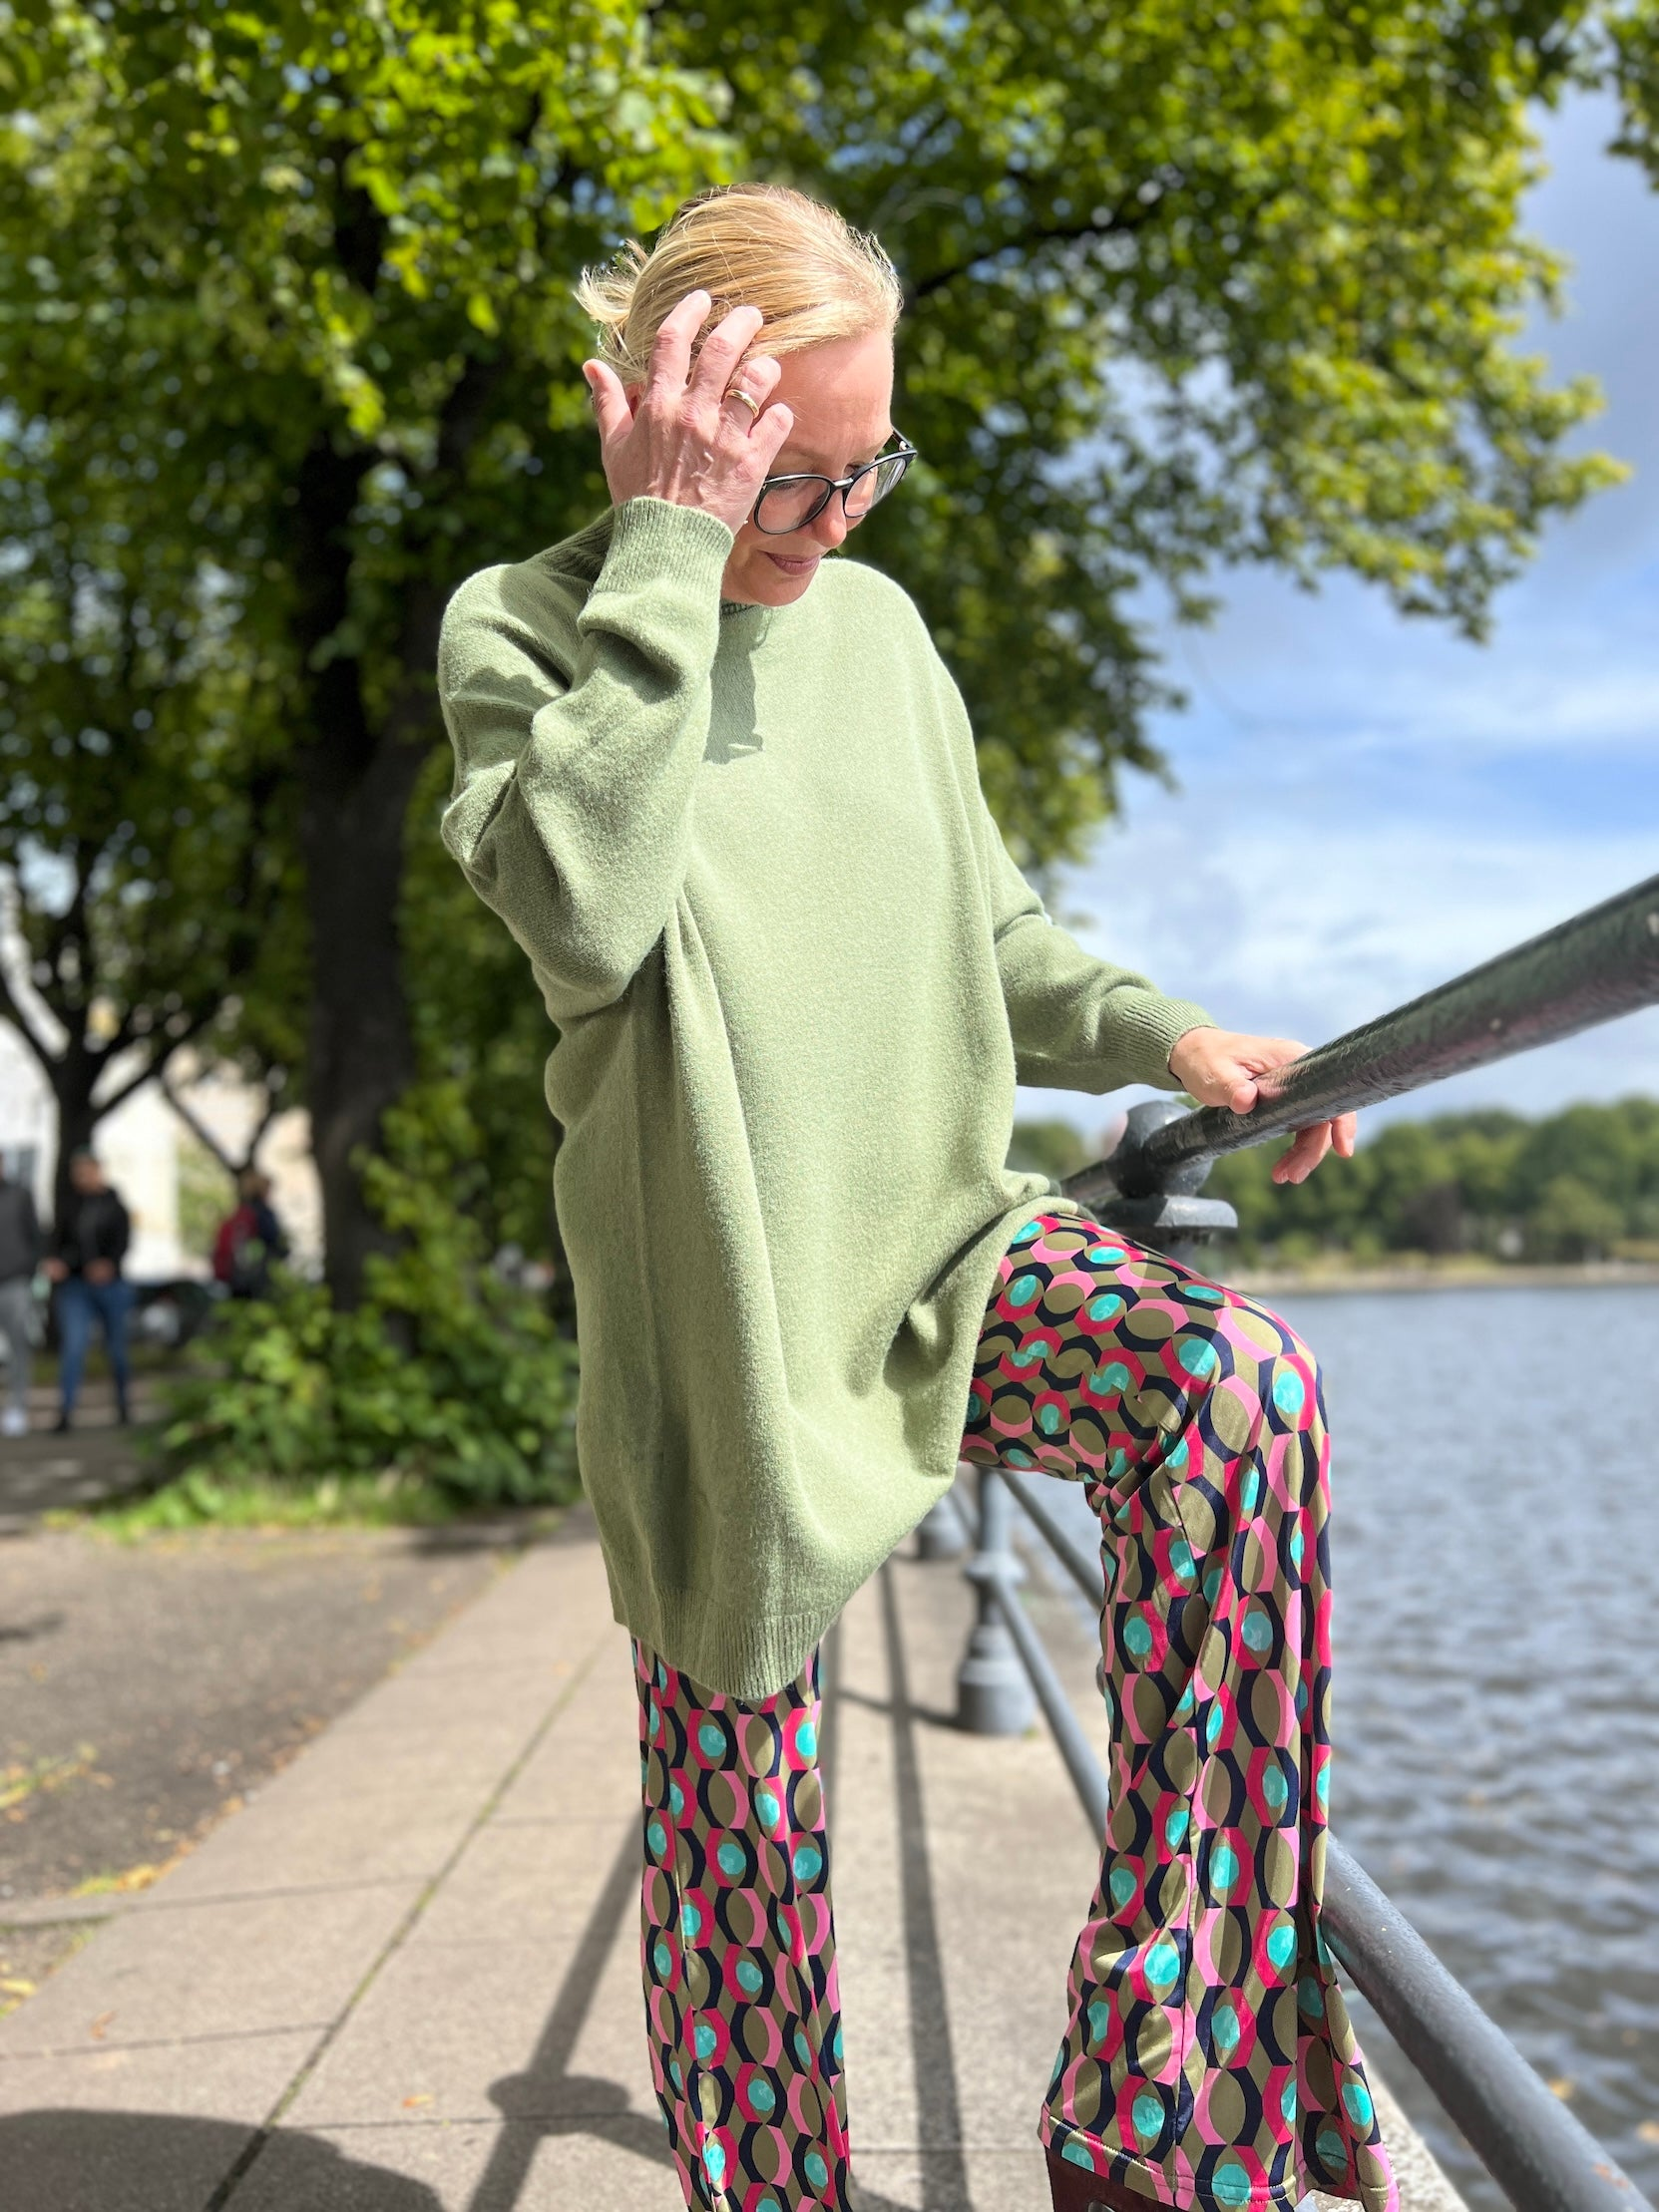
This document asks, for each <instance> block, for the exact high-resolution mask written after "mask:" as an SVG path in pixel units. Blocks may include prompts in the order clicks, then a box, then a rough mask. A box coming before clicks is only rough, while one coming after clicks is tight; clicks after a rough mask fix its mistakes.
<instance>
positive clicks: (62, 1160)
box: [48, 1045, 104, 1225]
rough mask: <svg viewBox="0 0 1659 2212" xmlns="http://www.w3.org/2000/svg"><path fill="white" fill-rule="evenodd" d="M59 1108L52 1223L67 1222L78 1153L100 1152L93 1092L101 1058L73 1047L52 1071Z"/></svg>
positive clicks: (100, 1117) (53, 1176) (54, 1064)
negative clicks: (71, 1170) (73, 1163)
mask: <svg viewBox="0 0 1659 2212" xmlns="http://www.w3.org/2000/svg"><path fill="white" fill-rule="evenodd" d="M48 1072H49V1075H50V1079H51V1083H52V1092H53V1097H54V1099H55V1101H56V1103H57V1108H58V1161H57V1166H56V1167H55V1168H54V1170H53V1172H52V1220H53V1223H54V1225H56V1224H57V1223H59V1222H61V1221H63V1220H64V1219H65V1217H66V1215H67V1212H68V1209H69V1205H70V1202H71V1200H72V1199H73V1197H74V1189H73V1186H72V1185H71V1183H70V1180H69V1163H70V1161H71V1159H72V1158H73V1157H74V1155H75V1154H76V1153H77V1152H92V1151H95V1150H96V1149H97V1147H96V1145H95V1144H94V1141H93V1139H94V1133H95V1132H96V1130H97V1128H98V1124H99V1122H100V1120H101V1119H102V1118H103V1116H102V1113H101V1110H100V1109H99V1108H98V1107H96V1106H95V1105H94V1104H93V1102H92V1094H93V1090H94V1088H95V1086H96V1084H97V1082H98V1078H99V1076H100V1075H101V1074H102V1073H103V1072H104V1063H103V1060H102V1058H101V1057H99V1056H96V1055H94V1054H92V1053H90V1052H85V1051H81V1050H79V1049H77V1048H76V1047H75V1046H73V1045H72V1046H71V1047H70V1048H69V1050H68V1051H67V1052H66V1053H65V1054H64V1056H63V1058H62V1059H60V1060H56V1061H54V1062H53V1063H52V1066H51V1068H50V1069H49V1071H48Z"/></svg>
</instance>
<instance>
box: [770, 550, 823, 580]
mask: <svg viewBox="0 0 1659 2212" xmlns="http://www.w3.org/2000/svg"><path fill="white" fill-rule="evenodd" d="M822 557H823V555H822V554H821V553H807V554H805V555H804V556H803V557H802V558H800V559H798V560H796V559H792V558H791V557H790V556H789V554H788V553H768V554H767V555H766V558H767V559H768V560H770V561H775V562H776V564H777V566H778V567H780V568H781V569H782V570H783V572H784V574H785V575H786V576H804V575H809V574H810V573H811V571H812V570H813V569H814V568H816V567H817V565H818V563H819V561H820V560H821V559H822Z"/></svg>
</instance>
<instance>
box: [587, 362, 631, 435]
mask: <svg viewBox="0 0 1659 2212" xmlns="http://www.w3.org/2000/svg"><path fill="white" fill-rule="evenodd" d="M582 374H583V376H584V378H585V379H586V380H587V384H588V391H589V396H590V397H591V398H592V400H593V402H594V420H595V421H596V422H597V423H598V424H599V431H600V443H601V444H602V445H605V446H609V445H611V444H612V443H613V441H614V440H616V439H617V438H620V437H621V436H622V433H623V432H624V431H625V430H626V429H627V428H628V426H629V425H630V424H631V422H632V421H633V411H632V409H631V408H630V407H629V406H628V404H627V394H626V393H625V392H624V391H623V390H622V378H621V377H620V376H619V375H618V374H617V372H616V370H615V369H613V368H609V367H608V366H607V365H606V363H605V362H603V361H584V362H583V364H582Z"/></svg>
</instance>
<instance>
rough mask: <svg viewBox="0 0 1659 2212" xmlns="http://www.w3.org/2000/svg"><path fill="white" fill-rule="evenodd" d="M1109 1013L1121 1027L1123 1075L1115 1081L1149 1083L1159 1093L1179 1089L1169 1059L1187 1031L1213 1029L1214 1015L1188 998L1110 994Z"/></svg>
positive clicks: (1144, 992)
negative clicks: (1178, 1041)
mask: <svg viewBox="0 0 1659 2212" xmlns="http://www.w3.org/2000/svg"><path fill="white" fill-rule="evenodd" d="M1112 1011H1113V1013H1114V1014H1115V1016H1116V1018H1117V1020H1118V1021H1119V1022H1120V1023H1121V1025H1122V1036H1123V1052H1122V1063H1123V1069H1124V1072H1123V1074H1122V1075H1121V1076H1119V1077H1118V1081H1120V1082H1126V1083H1150V1084H1152V1085H1153V1086H1154V1088H1156V1089H1158V1090H1160V1091H1178V1090H1179V1089H1180V1088H1181V1086H1180V1084H1179V1082H1178V1081H1177V1080H1176V1078H1175V1077H1174V1076H1173V1075H1171V1074H1170V1072H1169V1055H1170V1053H1171V1052H1173V1051H1174V1049H1175V1045H1176V1042H1177V1040H1178V1039H1180V1038H1181V1037H1184V1036H1185V1035H1186V1033H1187V1031H1188V1030H1189V1029H1213V1028H1215V1027H1216V1020H1215V1016H1214V1015H1213V1014H1207V1013H1205V1011H1204V1009H1203V1007H1202V1006H1195V1005H1194V1004H1193V1003H1192V1001H1191V999H1188V998H1165V997H1164V995H1163V993H1162V992H1161V991H1150V990H1125V991H1114V992H1113V993H1112Z"/></svg>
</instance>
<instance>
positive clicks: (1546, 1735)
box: [1055, 1286, 1659, 2212]
mask: <svg viewBox="0 0 1659 2212" xmlns="http://www.w3.org/2000/svg"><path fill="white" fill-rule="evenodd" d="M1272 1302H1273V1303H1274V1304H1275V1305H1276V1307H1277V1308H1278V1309H1279V1310H1280V1311H1281V1312H1283V1313H1284V1315H1285V1317H1286V1318H1287V1319H1288V1320H1290V1321H1291V1322H1293V1324H1294V1325H1295V1326H1296V1327H1297V1328H1298V1329H1299V1330H1300V1331H1301V1333H1302V1334H1303V1335H1304V1336H1305V1337H1306V1338H1307V1340H1308V1341H1309V1343H1310V1344H1311V1345H1312V1346H1313V1348H1314V1350H1315V1351H1316V1352H1317V1353H1318V1354H1319V1356H1320V1359H1321V1362H1322V1364H1323V1366H1324V1370H1325V1385H1326V1401H1327V1405H1328V1408H1329V1411H1330V1416H1331V1427H1332V1435H1333V1440H1334V1457H1333V1472H1332V1488H1333V1495H1334V1500H1335V1512H1334V1517H1333V1522H1332V1548H1333V1573H1334V1582H1335V1591H1336V1598H1335V1616H1334V1623H1335V1625H1334V1632H1333V1635H1334V1643H1335V1654H1336V1694H1335V1720H1334V1733H1335V1739H1336V1747H1337V1764H1336V1772H1335V1782H1334V1789H1333V1795H1332V1822H1333V1826H1334V1827H1335V1829H1336V1831H1337V1832H1338V1833H1339V1834H1340V1835H1341V1836H1342V1838H1343V1840H1344V1842H1345V1843H1346V1844H1347V1845H1348V1848H1349V1849H1350V1850H1351V1851H1352V1852H1353V1853H1354V1854H1355V1856H1356V1857H1357V1858H1359V1859H1360V1860H1361V1862H1362V1863H1363V1864H1364V1865H1365V1867H1366V1869H1367V1870H1368V1872H1369V1873H1370V1874H1371V1875H1372V1876H1373V1878H1374V1879H1375V1880H1376V1881H1378V1882H1379V1883H1381V1885H1382V1886H1383V1888H1384V1889H1386V1890H1387V1891H1388V1892H1389V1894H1390V1895H1391V1896H1392V1897H1393V1898H1394V1900H1395V1901H1396V1903H1397V1904H1398V1905H1399V1906H1400V1907H1401V1909H1402V1910H1403V1911H1404V1912H1405V1913H1406V1914H1407V1916H1408V1917H1409V1918H1410V1919H1411V1920H1412V1921H1413V1922H1414V1923H1415V1924H1416V1926H1417V1927H1418V1929H1419V1930H1420V1931H1421V1932H1422V1934H1423V1935H1424V1936H1425V1937H1426V1938H1427V1940H1428V1942H1429V1943H1430V1944H1431V1945H1432V1946H1433V1948H1434V1950H1435V1951H1436V1952H1437V1953H1438V1954H1439V1956H1440V1958H1441V1959H1442V1960H1443V1961H1444V1962H1445V1963H1446V1965H1447V1966H1448V1967H1449V1968H1450V1969H1451V1970H1452V1973H1453V1974H1454V1975H1455V1976H1456V1977H1457V1979H1458V1981H1460V1982H1461V1983H1462V1984H1463V1986H1464V1988H1465V1989H1467V1990H1468V1991H1469V1992H1470V1994H1471V1995H1472V1996H1473V1997H1474V1999H1475V2000H1476V2002H1477V2003H1478V2004H1479V2005H1480V2006H1482V2007H1483V2008H1484V2010H1485V2011H1486V2012H1487V2013H1488V2014H1489V2015H1490V2016H1491V2017H1492V2018H1493V2019H1494V2020H1495V2021H1496V2022H1497V2023H1498V2025H1499V2026H1500V2027H1501V2028H1503V2029H1504V2031H1505V2032H1506V2033H1507V2034H1508V2035H1509V2036H1510V2037H1511V2039H1512V2040H1513V2041H1514V2042H1515V2043H1516V2044H1518V2046H1519V2047H1520V2049H1521V2050H1522V2052H1523V2053H1524V2054H1525V2056H1526V2057H1527V2058H1528V2059H1529V2060H1530V2061H1531V2062H1532V2064H1533V2065H1534V2066H1536V2067H1537V2069H1538V2071H1539V2072H1540V2073H1541V2074H1543V2076H1544V2077H1545V2078H1546V2079H1547V2080H1549V2081H1550V2082H1551V2083H1552V2084H1553V2085H1555V2086H1556V2088H1557V2090H1558V2093H1560V2094H1563V2095H1564V2096H1566V2097H1567V2098H1568V2100H1569V2102H1570V2106H1571V2109H1572V2110H1573V2111H1574V2112H1575V2113H1577V2115H1578V2117H1579V2118H1580V2119H1581V2120H1582V2121H1583V2122H1584V2124H1585V2125H1586V2126H1587V2127H1588V2128H1589V2129H1590V2131H1591V2133H1592V2134H1593V2135H1596V2136H1597V2137H1599V2139H1600V2140H1601V2142H1602V2143H1603V2144H1604V2145H1605V2146H1606V2147H1607V2148H1608V2149H1609V2150H1610V2151H1612V2153H1613V2155H1614V2156H1615V2157H1616V2158H1617V2159H1618V2160H1619V2162H1620V2164H1621V2165H1623V2167H1624V2168H1625V2170H1626V2172H1627V2173H1629V2174H1630V2176H1631V2178H1632V2179H1633V2180H1634V2181H1635V2182H1636V2183H1637V2184H1638V2186H1639V2187H1641V2188H1642V2189H1644V2190H1645V2191H1646V2192H1647V2193H1648V2194H1649V2195H1650V2196H1653V2197H1656V2198H1659V1286H1641V1287H1632V1288H1629V1289H1622V1288H1603V1287H1595V1288H1589V1287H1586V1288H1584V1289H1566V1290H1521V1289H1514V1290H1509V1289H1502V1288H1498V1289H1495V1290H1439V1291H1429V1292H1409V1293H1395V1294H1388V1293H1377V1294H1374V1295H1368V1294H1354V1293H1349V1294H1340V1295H1326V1296H1316V1295H1296V1296H1292V1295H1285V1296H1282V1297H1275V1298H1274V1299H1273V1300H1272ZM1055 1487H1056V1491H1058V1492H1060V1494H1061V1495H1063V1496H1065V1497H1066V1498H1068V1499H1074V1500H1075V1503H1076V1504H1077V1505H1078V1506H1079V1507H1080V1506H1081V1505H1082V1500H1081V1496H1080V1494H1079V1493H1076V1492H1074V1491H1070V1490H1069V1489H1068V1488H1064V1489H1062V1486H1059V1485H1056V1486H1055ZM1354 2011H1355V2022H1356V2027H1357V2028H1358V2030H1359V2033H1360V2037H1361V2041H1362V2043H1363V2044H1364V2046H1365V2048H1366V2050H1367V2052H1368V2054H1369V2055H1370V2056H1371V2057H1373V2058H1374V2059H1375V2061H1376V2064H1377V2069H1378V2071H1379V2072H1380V2073H1382V2074H1384V2075H1386V2076H1387V2078H1388V2080H1389V2082H1390V2085H1391V2086H1392V2087H1393V2088H1394V2090H1395V2092H1396V2094H1397V2095H1398V2096H1399V2097H1400V2099H1401V2101H1402V2103H1403V2104H1405V2105H1406V2107H1407V2109H1408V2110H1409V2111H1410V2113H1411V2115H1412V2117H1413V2119H1414V2120H1415V2121H1416V2122H1417V2123H1418V2125H1419V2126H1420V2127H1421V2128H1422V2130H1423V2132H1424V2134H1425V2135H1426V2136H1427V2137H1428V2139H1429V2141H1430V2143H1431V2144H1432V2145H1433V2147H1434V2149H1435V2151H1436V2153H1437V2155H1438V2156H1439V2157H1440V2159H1441V2161H1442V2163H1443V2164H1444V2165H1445V2166H1446V2168H1447V2170H1448V2172H1449V2173H1450V2174H1451V2175H1452V2179H1453V2180H1454V2181H1455V2182H1456V2184H1457V2185H1458V2187H1459V2188H1460V2189H1461V2190H1462V2191H1463V2193H1464V2195H1465V2196H1466V2197H1467V2199H1468V2201H1469V2203H1470V2205H1471V2206H1475V2207H1478V2208H1479V2212H1498V2208H1499V2207H1500V2206H1502V2204H1503V2202H1504V2199H1503V2198H1502V2196H1501V2195H1500V2193H1499V2192H1498V2190H1497V2189H1496V2188H1495V2186H1494V2185H1493V2184H1492V2183H1491V2182H1490V2181H1489V2180H1487V2178H1486V2177H1485V2174H1484V2172H1483V2170H1482V2169H1481V2167H1480V2166H1479V2165H1478V2163H1477V2162H1476V2161H1475V2160H1474V2158H1473V2156H1472V2154H1471V2153H1470V2152H1469V2151H1468V2149H1467V2147H1466V2146H1465V2145H1464V2144H1463V2143H1462V2141H1461V2139H1460V2138H1459V2137H1458V2136H1457V2134H1456V2133H1455V2131H1454V2130H1453V2129H1452V2127H1451V2125H1450V2123H1449V2122H1448V2121H1447V2120H1446V2119H1445V2118H1444V2117H1443V2116H1442V2114H1441V2111H1440V2107H1439V2106H1438V2105H1437V2104H1436V2102H1435V2100H1434V2098H1433V2096H1432V2095H1431V2094H1430V2093H1429V2091H1428V2090H1427V2089H1426V2088H1425V2087H1424V2086H1423V2085H1422V2083H1421V2082H1420V2081H1419V2079H1418V2077H1417V2075H1416V2073H1415V2072H1414V2071H1413V2070H1412V2068H1411V2067H1410V2066H1409V2065H1408V2064H1407V2063H1406V2061H1405V2060H1404V2059H1403V2058H1402V2057H1401V2056H1400V2054H1399V2053H1398V2052H1397V2051H1396V2050H1395V2049H1394V2048H1393V2047H1392V2045H1391V2043H1390V2039H1389V2037H1388V2035H1387V2033H1386V2031H1385V2030H1384V2028H1382V2026H1381V2024H1380V2023H1379V2022H1378V2021H1377V2020H1376V2018H1375V2016H1374V2015H1372V2014H1371V2013H1370V2011H1369V2009H1368V2008H1366V2007H1365V2006H1363V2005H1361V2004H1359V2003H1356V2005H1355V2008H1354Z"/></svg>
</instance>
